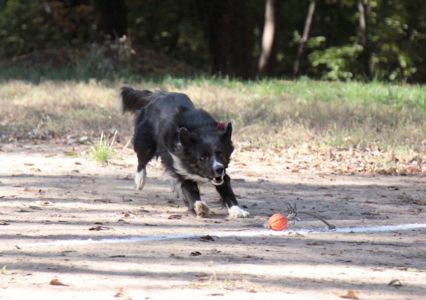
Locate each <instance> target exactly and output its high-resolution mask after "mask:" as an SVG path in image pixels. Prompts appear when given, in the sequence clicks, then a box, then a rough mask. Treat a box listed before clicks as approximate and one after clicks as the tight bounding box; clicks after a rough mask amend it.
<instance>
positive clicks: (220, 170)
mask: <svg viewBox="0 0 426 300" xmlns="http://www.w3.org/2000/svg"><path fill="white" fill-rule="evenodd" d="M121 104H122V108H123V112H126V111H130V112H135V113H136V122H135V130H134V136H133V145H134V150H135V152H136V154H137V157H138V167H137V172H136V176H135V183H136V188H137V189H139V190H141V189H142V188H143V186H144V184H145V180H146V174H147V173H146V165H147V164H148V162H149V161H150V160H151V159H153V158H154V157H160V158H161V161H162V163H163V165H164V166H165V168H166V170H167V171H168V172H169V173H170V174H171V175H172V176H173V177H174V178H175V179H176V180H177V185H176V187H177V188H178V189H180V190H181V194H182V195H183V198H184V201H185V204H186V205H187V207H188V210H189V211H190V212H191V213H193V214H195V215H197V216H199V217H206V216H207V215H208V214H209V208H208V206H207V203H206V202H205V201H203V200H201V197H200V191H199V189H198V184H199V183H206V182H211V183H212V184H213V185H214V186H215V188H216V190H217V192H218V193H219V195H220V197H221V200H222V204H223V205H226V207H227V208H228V212H229V216H230V217H233V218H245V217H248V216H249V212H247V211H245V210H243V209H242V208H240V206H239V205H238V202H237V199H236V197H235V195H234V192H233V191H232V187H231V179H230V177H229V176H228V175H227V174H226V168H227V167H228V164H229V161H230V157H231V153H232V152H233V150H234V147H233V145H232V141H231V135H232V124H231V123H227V124H225V123H220V122H217V121H216V120H215V119H213V117H212V116H211V115H210V114H209V113H207V112H206V111H204V110H202V109H196V108H195V107H194V104H193V103H192V102H191V100H190V99H189V97H188V96H187V95H185V94H181V93H169V92H164V91H158V92H151V91H148V90H142V91H141V90H135V89H132V88H129V87H123V88H122V89H121Z"/></svg>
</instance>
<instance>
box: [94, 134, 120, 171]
mask: <svg viewBox="0 0 426 300" xmlns="http://www.w3.org/2000/svg"><path fill="white" fill-rule="evenodd" d="M116 135H117V132H115V134H114V136H113V138H112V140H111V142H109V141H108V139H107V138H106V137H105V135H104V133H103V132H102V134H101V137H100V139H99V142H98V143H97V144H96V145H95V146H93V147H92V155H93V158H94V159H95V160H96V161H97V162H99V163H103V164H107V163H108V161H109V160H110V159H111V158H112V156H113V155H114V149H113V144H114V141H115V137H116Z"/></svg>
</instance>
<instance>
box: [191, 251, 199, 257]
mask: <svg viewBox="0 0 426 300" xmlns="http://www.w3.org/2000/svg"><path fill="white" fill-rule="evenodd" d="M190 255H191V256H200V255H201V252H199V251H192V252H191V253H190Z"/></svg>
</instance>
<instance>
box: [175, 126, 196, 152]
mask: <svg viewBox="0 0 426 300" xmlns="http://www.w3.org/2000/svg"><path fill="white" fill-rule="evenodd" d="M178 137H179V142H180V143H181V144H182V145H183V146H184V147H187V146H191V145H193V142H194V137H193V136H192V134H191V132H190V131H189V130H188V129H187V128H186V127H181V128H179V130H178Z"/></svg>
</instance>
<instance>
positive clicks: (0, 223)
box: [0, 221, 10, 225]
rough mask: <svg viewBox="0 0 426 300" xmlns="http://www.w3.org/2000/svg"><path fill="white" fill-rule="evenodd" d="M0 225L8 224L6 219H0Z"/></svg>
mask: <svg viewBox="0 0 426 300" xmlns="http://www.w3.org/2000/svg"><path fill="white" fill-rule="evenodd" d="M0 225H10V224H9V223H8V222H7V221H0Z"/></svg>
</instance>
